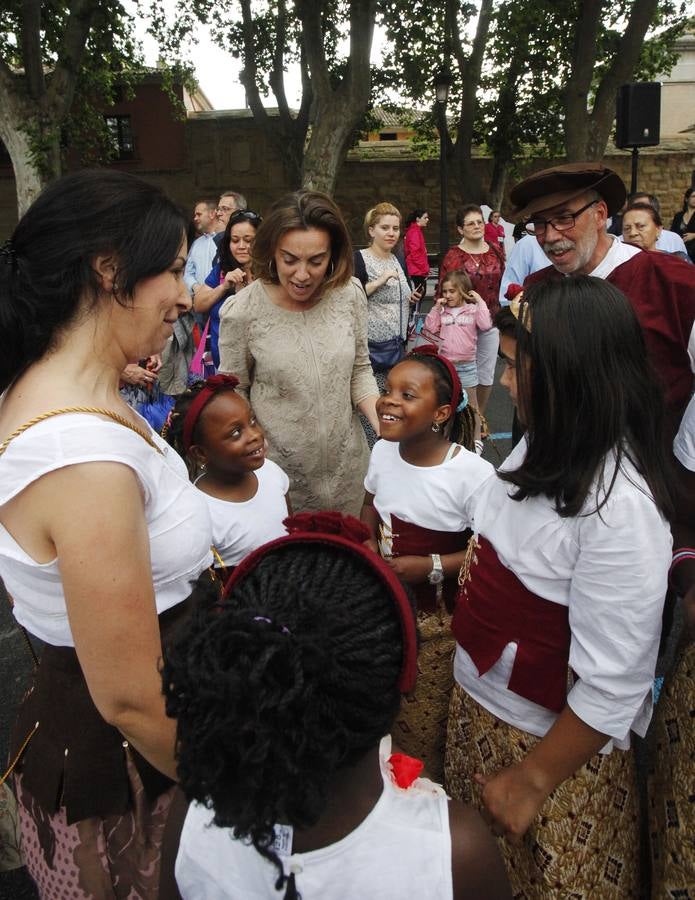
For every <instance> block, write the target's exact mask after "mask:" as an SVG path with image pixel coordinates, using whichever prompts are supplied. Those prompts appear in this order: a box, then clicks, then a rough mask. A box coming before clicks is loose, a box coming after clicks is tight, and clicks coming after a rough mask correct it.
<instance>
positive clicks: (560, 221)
mask: <svg viewBox="0 0 695 900" xmlns="http://www.w3.org/2000/svg"><path fill="white" fill-rule="evenodd" d="M596 203H598V200H592V201H591V202H590V203H587V204H586V206H582V208H581V209H577V210H575V211H574V212H573V213H562V214H561V215H559V216H553V218H552V219H536V218H531V219H529V220H528V222H527V223H526V224H527V225H528V224H531V225H533V230H534V231H535V232H536V234H543V233H544V231H545V230H546V228H547V227H548V225H552V226H553V228H554V229H555V231H569V230H570V228H574V226H575V224H576V220H577V218H578V217H579V216H581V214H582V213H583V212H586V210H587V209H588V208H589V207H590V206H594V205H595V204H596Z"/></svg>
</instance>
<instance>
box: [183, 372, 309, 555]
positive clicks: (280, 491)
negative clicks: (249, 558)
mask: <svg viewBox="0 0 695 900" xmlns="http://www.w3.org/2000/svg"><path fill="white" fill-rule="evenodd" d="M238 383H239V382H238V379H237V378H236V377H235V376H234V375H213V376H212V377H211V378H208V379H207V380H206V381H199V382H197V383H196V384H194V385H193V386H192V387H190V388H189V389H188V390H187V391H186V392H185V393H184V394H182V395H181V396H180V397H179V398H178V400H177V401H176V405H175V406H174V408H173V410H172V412H171V416H170V417H169V422H168V425H167V429H166V439H167V440H168V441H169V443H170V444H171V445H172V447H173V448H174V449H175V450H176V451H177V452H178V453H179V454H180V455H181V456H182V457H183V458H184V460H185V461H186V462H187V464H188V467H189V471H190V473H191V476H192V477H194V479H195V480H194V482H193V483H194V484H195V486H196V487H197V488H198V489H199V490H200V491H201V492H202V493H203V495H204V497H205V499H206V501H207V504H208V508H209V510H210V518H211V520H212V543H213V546H214V548H215V551H216V558H217V561H218V562H219V563H222V564H223V565H224V567H225V568H227V569H229V568H231V567H232V566H236V565H237V564H238V563H239V562H241V560H242V559H243V558H244V557H245V556H246V554H247V553H250V552H251V550H255V549H256V547H260V545H261V544H265V543H266V541H271V540H273V539H274V538H276V537H280V535H283V534H285V527H284V525H283V524H282V521H283V519H284V518H285V517H286V516H287V514H288V512H291V509H290V507H289V497H288V490H289V486H290V481H289V478H288V477H287V475H286V474H285V473H284V472H283V470H282V469H281V468H280V466H278V465H277V464H276V463H274V462H273V461H272V460H270V459H267V458H266V451H265V434H264V432H263V429H262V428H261V426H260V425H259V424H258V421H257V420H256V417H255V415H254V414H253V410H252V409H251V407H250V406H249V403H248V401H247V400H246V398H245V397H244V396H242V395H241V394H239V393H237V391H236V390H235V388H236V386H237V384H238Z"/></svg>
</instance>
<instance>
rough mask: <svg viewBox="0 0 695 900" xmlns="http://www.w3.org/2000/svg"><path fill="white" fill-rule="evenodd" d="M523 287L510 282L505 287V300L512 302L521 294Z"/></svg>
mask: <svg viewBox="0 0 695 900" xmlns="http://www.w3.org/2000/svg"><path fill="white" fill-rule="evenodd" d="M523 290H524V288H523V285H521V284H517V283H516V282H515V281H512V282H511V284H509V285H507V290H506V291H505V292H504V299H505V300H510V301H511V300H513V299H514V298H515V297H516V295H517V294H521V293H523Z"/></svg>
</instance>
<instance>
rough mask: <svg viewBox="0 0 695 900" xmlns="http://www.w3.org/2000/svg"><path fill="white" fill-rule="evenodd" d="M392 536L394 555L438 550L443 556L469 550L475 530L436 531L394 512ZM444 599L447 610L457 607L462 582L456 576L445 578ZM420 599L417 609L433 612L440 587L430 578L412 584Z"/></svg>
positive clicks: (419, 553) (426, 552)
mask: <svg viewBox="0 0 695 900" xmlns="http://www.w3.org/2000/svg"><path fill="white" fill-rule="evenodd" d="M391 532H392V534H391V537H392V554H393V556H429V555H430V554H432V553H438V554H439V555H440V556H442V555H444V554H446V553H458V552H459V551H460V550H465V548H466V545H467V544H468V540H469V538H470V536H471V532H470V531H469V530H468V529H467V530H466V531H435V530H434V529H432V528H423V527H422V526H420V525H413V523H412V522H404V521H403V519H399V518H398V516H394V515H393V514H392V515H391ZM442 587H443V590H442V599H443V600H444V603H445V604H446V607H447V609H448V610H449V612H451V611H452V610H453V608H454V600H455V599H456V591H457V590H458V584H457V582H456V578H455V577H453V576H452V577H449V578H445V579H444V582H443V585H442ZM410 588H411V590H412V591H413V593H414V594H415V599H416V600H417V611H418V612H426V613H431V612H435V611H436V609H437V589H436V587H435V585H433V584H430V583H429V582H428V581H425V582H423V583H422V584H412V585H410Z"/></svg>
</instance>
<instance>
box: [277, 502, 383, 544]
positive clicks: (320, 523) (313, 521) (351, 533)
mask: <svg viewBox="0 0 695 900" xmlns="http://www.w3.org/2000/svg"><path fill="white" fill-rule="evenodd" d="M282 524H283V525H284V526H285V528H287V532H288V534H295V533H296V532H298V531H303V532H305V533H309V532H316V533H318V534H338V535H340V536H341V537H344V538H347V540H349V541H354V542H355V543H356V544H363V543H364V542H365V541H368V540H369V537H370V535H369V529H368V528H367V526H366V525H365V524H364V522H360V520H359V519H356V518H355V517H354V516H343V515H341V513H339V512H334V511H332V510H328V511H327V512H316V513H313V512H303V513H295V514H294V515H292V516H288V517H287V518H286V519H285V520H284V521H283V523H282Z"/></svg>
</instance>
